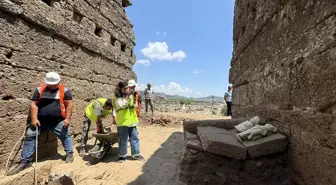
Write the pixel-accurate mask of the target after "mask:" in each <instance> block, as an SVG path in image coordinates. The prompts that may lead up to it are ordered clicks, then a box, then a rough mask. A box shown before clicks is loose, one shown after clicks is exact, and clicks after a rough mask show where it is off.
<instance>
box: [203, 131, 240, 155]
mask: <svg viewBox="0 0 336 185" xmlns="http://www.w3.org/2000/svg"><path fill="white" fill-rule="evenodd" d="M197 135H198V136H199V137H200V140H201V142H202V148H203V150H204V151H207V152H210V153H213V154H217V155H221V156H226V157H230V158H234V159H245V158H246V148H245V147H244V146H243V145H242V144H241V143H240V142H239V141H238V140H237V138H236V136H235V135H233V134H232V133H231V132H229V131H227V130H226V129H221V128H215V127H209V126H208V127H197Z"/></svg>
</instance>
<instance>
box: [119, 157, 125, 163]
mask: <svg viewBox="0 0 336 185" xmlns="http://www.w3.org/2000/svg"><path fill="white" fill-rule="evenodd" d="M125 161H126V157H119V159H118V162H119V163H123V162H125Z"/></svg>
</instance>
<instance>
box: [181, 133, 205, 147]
mask: <svg viewBox="0 0 336 185" xmlns="http://www.w3.org/2000/svg"><path fill="white" fill-rule="evenodd" d="M184 135H185V137H184V140H185V145H186V146H187V147H189V148H192V149H195V150H198V151H203V148H202V143H201V141H200V139H199V138H198V136H197V135H196V134H191V133H189V132H188V131H185V132H184Z"/></svg>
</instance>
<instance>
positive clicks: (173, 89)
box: [137, 82, 193, 96]
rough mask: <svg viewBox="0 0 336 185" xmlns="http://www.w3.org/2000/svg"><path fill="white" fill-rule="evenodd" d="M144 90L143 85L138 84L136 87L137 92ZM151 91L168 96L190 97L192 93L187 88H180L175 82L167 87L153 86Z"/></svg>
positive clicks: (144, 86)
mask: <svg viewBox="0 0 336 185" xmlns="http://www.w3.org/2000/svg"><path fill="white" fill-rule="evenodd" d="M145 88H146V85H145V84H140V85H138V86H137V89H138V90H144V89H145ZM152 88H153V91H154V92H157V93H159V92H160V93H165V94H169V95H182V96H183V95H185V96H190V95H191V94H190V93H192V92H193V91H192V90H191V89H190V88H188V87H182V86H181V85H180V84H178V83H176V82H169V83H168V85H158V86H155V85H154V86H153V87H152Z"/></svg>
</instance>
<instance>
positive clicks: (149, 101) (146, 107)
mask: <svg viewBox="0 0 336 185" xmlns="http://www.w3.org/2000/svg"><path fill="white" fill-rule="evenodd" d="M148 104H149V105H150V107H151V111H152V112H154V108H153V103H152V99H145V110H146V112H148Z"/></svg>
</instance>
